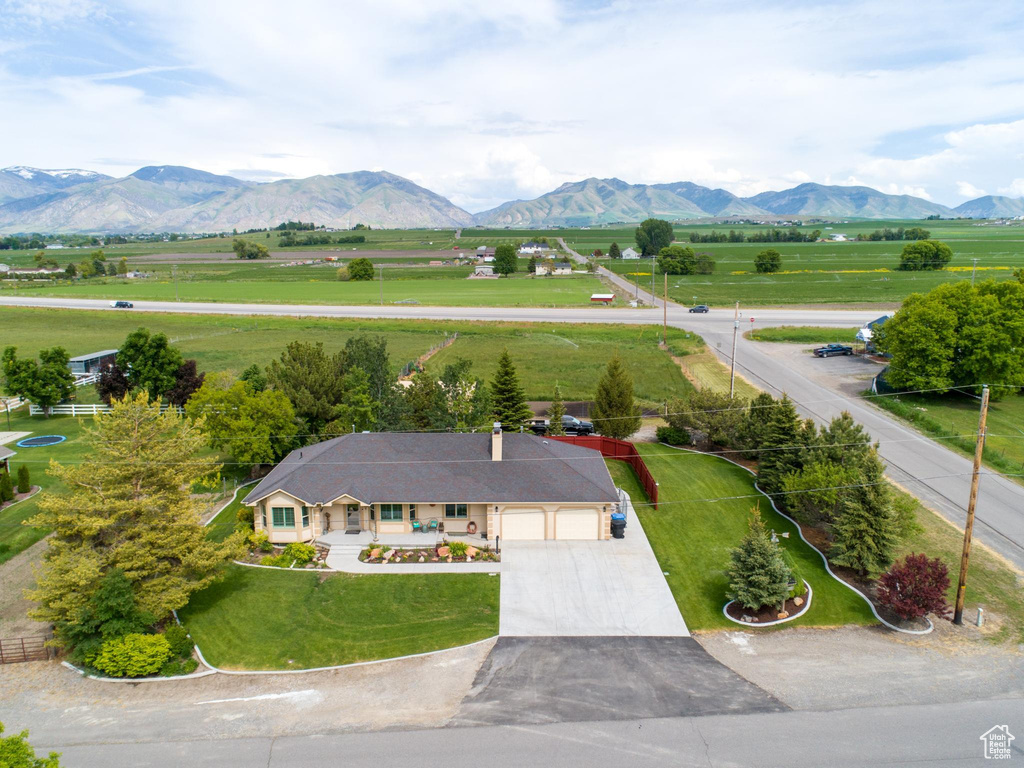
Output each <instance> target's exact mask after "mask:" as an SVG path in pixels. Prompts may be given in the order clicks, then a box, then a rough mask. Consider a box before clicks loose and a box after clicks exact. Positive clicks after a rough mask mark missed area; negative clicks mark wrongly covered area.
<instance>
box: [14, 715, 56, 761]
mask: <svg viewBox="0 0 1024 768" xmlns="http://www.w3.org/2000/svg"><path fill="white" fill-rule="evenodd" d="M3 733H4V724H3V723H0V765H2V766H3V768H61V765H60V753H59V752H51V753H50V754H49V756H48V757H36V751H35V749H33V748H32V745H31V744H29V742H28V731H21V732H20V733H16V734H14V735H13V736H4V735H3Z"/></svg>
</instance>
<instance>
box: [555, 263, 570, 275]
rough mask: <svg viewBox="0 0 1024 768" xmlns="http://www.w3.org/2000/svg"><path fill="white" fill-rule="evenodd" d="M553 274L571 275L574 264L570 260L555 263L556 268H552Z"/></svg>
mask: <svg viewBox="0 0 1024 768" xmlns="http://www.w3.org/2000/svg"><path fill="white" fill-rule="evenodd" d="M551 274H553V275H571V274H572V264H571V263H569V262H568V261H559V262H556V263H555V266H554V268H553V269H552V270H551Z"/></svg>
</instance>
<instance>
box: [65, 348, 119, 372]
mask: <svg viewBox="0 0 1024 768" xmlns="http://www.w3.org/2000/svg"><path fill="white" fill-rule="evenodd" d="M116 359H117V350H116V349H104V350H102V351H100V352H92V353H90V354H88V355H78V356H76V357H72V358H71V359H70V360H68V368H70V369H71V373H73V374H74V375H75V376H88V375H90V374H93V373H99V372H100V371H101V370H103V369H104V368H106V367H107V366H108V365H113V363H114V361H115V360H116Z"/></svg>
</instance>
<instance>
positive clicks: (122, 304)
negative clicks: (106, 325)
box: [110, 301, 135, 309]
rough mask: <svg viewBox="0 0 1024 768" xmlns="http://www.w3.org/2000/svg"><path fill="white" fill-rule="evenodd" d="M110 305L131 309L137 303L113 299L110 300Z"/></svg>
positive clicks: (116, 307) (115, 307)
mask: <svg viewBox="0 0 1024 768" xmlns="http://www.w3.org/2000/svg"><path fill="white" fill-rule="evenodd" d="M110 306H112V307H113V308H114V309H131V308H132V307H134V306H135V305H134V304H132V303H131V302H130V301H112V302H110Z"/></svg>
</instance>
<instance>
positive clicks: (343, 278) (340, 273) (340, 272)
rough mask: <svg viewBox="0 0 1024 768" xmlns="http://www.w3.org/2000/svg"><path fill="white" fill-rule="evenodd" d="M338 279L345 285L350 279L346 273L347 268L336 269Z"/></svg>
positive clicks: (349, 275) (347, 272)
mask: <svg viewBox="0 0 1024 768" xmlns="http://www.w3.org/2000/svg"><path fill="white" fill-rule="evenodd" d="M338 279H339V280H340V281H341V282H343V283H347V282H348V281H349V280H351V279H352V275H351V273H350V272H349V271H348V267H339V268H338Z"/></svg>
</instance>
